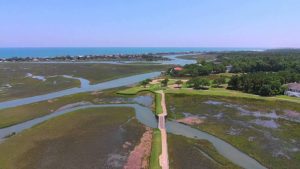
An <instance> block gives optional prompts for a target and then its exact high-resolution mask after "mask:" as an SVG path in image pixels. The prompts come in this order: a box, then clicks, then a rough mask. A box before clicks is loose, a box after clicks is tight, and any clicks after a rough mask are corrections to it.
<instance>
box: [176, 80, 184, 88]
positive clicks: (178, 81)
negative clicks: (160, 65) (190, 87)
mask: <svg viewBox="0 0 300 169" xmlns="http://www.w3.org/2000/svg"><path fill="white" fill-rule="evenodd" d="M182 83H183V82H182V81H181V80H177V81H176V82H175V84H177V87H178V88H179V86H180V85H182Z"/></svg>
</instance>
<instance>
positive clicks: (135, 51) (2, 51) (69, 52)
mask: <svg viewBox="0 0 300 169" xmlns="http://www.w3.org/2000/svg"><path fill="white" fill-rule="evenodd" d="M263 50H266V49H263V48H201V47H199V48H195V47H194V48H188V47H186V48H185V47H182V48H180V47H178V48H176V47H165V48H163V47H157V48H155V47H154V48H150V47H140V48H139V47H128V48H126V47H116V48H113V47H110V48H80V47H78V48H76V47H75V48H72V47H71V48H60V47H58V48H56V47H50V48H0V58H2V60H3V59H9V58H14V57H18V58H27V57H30V58H53V57H60V56H88V55H103V56H104V55H142V54H168V53H170V54H176V53H186V52H195V53H201V52H225V51H263Z"/></svg>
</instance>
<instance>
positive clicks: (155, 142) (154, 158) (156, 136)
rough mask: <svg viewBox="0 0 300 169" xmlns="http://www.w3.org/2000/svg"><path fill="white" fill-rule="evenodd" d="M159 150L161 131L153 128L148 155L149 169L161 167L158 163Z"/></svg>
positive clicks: (160, 150)
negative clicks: (149, 154) (149, 153)
mask: <svg viewBox="0 0 300 169" xmlns="http://www.w3.org/2000/svg"><path fill="white" fill-rule="evenodd" d="M161 152H162V147H161V133H160V131H159V130H158V129H154V132H153V138H152V149H151V156H150V169H161V167H160V165H159V156H160V154H161Z"/></svg>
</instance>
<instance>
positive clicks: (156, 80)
mask: <svg viewBox="0 0 300 169" xmlns="http://www.w3.org/2000/svg"><path fill="white" fill-rule="evenodd" d="M162 80H163V79H154V80H152V81H151V82H150V84H159V83H160V82H161V81H162Z"/></svg>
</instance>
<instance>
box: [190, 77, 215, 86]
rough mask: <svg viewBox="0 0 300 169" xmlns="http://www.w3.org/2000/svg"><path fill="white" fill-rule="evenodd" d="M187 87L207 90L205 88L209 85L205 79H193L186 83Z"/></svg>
mask: <svg viewBox="0 0 300 169" xmlns="http://www.w3.org/2000/svg"><path fill="white" fill-rule="evenodd" d="M187 84H188V86H189V87H193V88H194V89H207V86H209V85H210V82H209V80H208V79H206V78H193V79H190V80H189V81H188V82H187Z"/></svg>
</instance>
